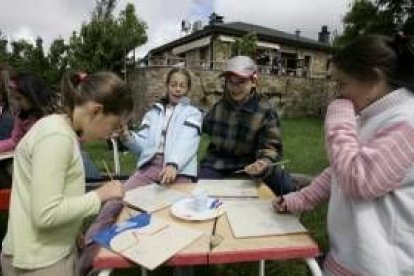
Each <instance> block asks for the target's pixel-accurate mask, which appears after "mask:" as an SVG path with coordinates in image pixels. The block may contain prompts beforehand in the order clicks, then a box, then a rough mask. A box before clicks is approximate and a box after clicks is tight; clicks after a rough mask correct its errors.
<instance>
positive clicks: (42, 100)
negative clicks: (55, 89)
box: [0, 73, 57, 183]
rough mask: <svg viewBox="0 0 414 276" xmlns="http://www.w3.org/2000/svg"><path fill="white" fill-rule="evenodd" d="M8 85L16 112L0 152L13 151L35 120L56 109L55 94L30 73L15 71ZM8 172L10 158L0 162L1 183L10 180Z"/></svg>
mask: <svg viewBox="0 0 414 276" xmlns="http://www.w3.org/2000/svg"><path fill="white" fill-rule="evenodd" d="M8 85H9V91H10V93H9V96H10V102H11V104H12V105H13V107H14V109H15V110H17V112H16V115H15V118H14V125H13V130H12V133H11V136H10V137H9V138H7V139H4V140H0V153H2V152H8V151H13V150H14V148H15V147H16V146H17V144H18V143H19V141H20V140H21V139H22V138H23V136H24V135H25V134H26V132H27V131H29V129H30V128H31V127H32V125H33V124H34V123H35V122H36V121H37V120H39V119H40V118H41V117H43V116H45V115H47V114H50V113H53V111H55V110H56V103H57V101H56V94H54V93H52V91H51V90H50V89H49V87H48V86H47V85H46V83H45V82H43V81H42V80H41V79H40V78H39V77H37V76H36V75H34V74H32V73H17V74H16V75H14V76H13V77H12V78H11V79H10V80H9V83H8ZM10 172H11V160H5V161H2V162H0V175H2V176H5V177H6V181H2V182H3V183H7V182H10V180H11V179H10V175H11V173H10ZM7 176H8V177H7ZM7 178H9V179H8V180H9V181H7ZM3 180H4V179H3Z"/></svg>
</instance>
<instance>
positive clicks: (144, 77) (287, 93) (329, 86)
mask: <svg viewBox="0 0 414 276" xmlns="http://www.w3.org/2000/svg"><path fill="white" fill-rule="evenodd" d="M169 70H170V68H169V67H153V68H151V67H149V68H139V69H136V70H135V71H133V72H130V73H129V74H128V76H127V82H128V84H129V85H130V87H131V89H132V91H133V93H134V101H135V103H134V108H135V111H134V118H135V120H140V119H141V117H142V115H143V114H144V113H145V111H146V110H147V108H148V107H149V106H150V105H151V103H153V102H155V101H156V100H157V99H159V98H160V97H162V96H164V95H165V93H166V88H165V79H166V75H167V72H168V71H169ZM219 74H220V72H219V71H205V70H193V71H192V76H193V78H192V89H191V90H190V92H189V95H188V96H189V97H190V98H191V99H192V100H193V102H194V103H195V104H196V105H198V106H199V107H200V108H201V109H203V110H208V108H209V107H211V106H212V105H213V104H214V103H215V102H216V101H217V100H218V99H219V98H220V97H221V95H222V93H223V89H222V85H223V83H222V80H221V79H220V78H219V77H218V75H219ZM334 91H335V83H334V82H332V81H329V80H326V79H310V78H297V77H289V76H275V75H261V76H259V84H258V93H259V94H260V95H262V96H263V97H264V98H266V99H268V100H269V102H270V103H271V104H272V106H274V107H275V108H276V109H277V111H278V113H279V115H281V116H285V117H300V116H323V115H324V114H325V110H326V107H327V104H328V102H329V101H330V99H332V97H333V95H334Z"/></svg>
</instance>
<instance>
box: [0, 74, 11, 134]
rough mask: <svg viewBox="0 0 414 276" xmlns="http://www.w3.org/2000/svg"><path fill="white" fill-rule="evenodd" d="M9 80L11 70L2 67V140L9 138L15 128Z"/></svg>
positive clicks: (0, 120)
mask: <svg viewBox="0 0 414 276" xmlns="http://www.w3.org/2000/svg"><path fill="white" fill-rule="evenodd" d="M8 81H9V71H8V70H6V69H4V68H1V67H0V140H4V139H7V138H9V137H10V135H11V132H12V129H13V115H12V112H11V110H10V103H9V96H8V95H9V86H8Z"/></svg>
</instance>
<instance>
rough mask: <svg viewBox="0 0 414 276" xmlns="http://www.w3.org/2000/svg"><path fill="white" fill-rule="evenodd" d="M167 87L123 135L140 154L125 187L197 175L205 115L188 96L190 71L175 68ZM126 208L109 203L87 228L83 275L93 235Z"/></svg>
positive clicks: (93, 249)
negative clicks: (134, 128)
mask: <svg viewBox="0 0 414 276" xmlns="http://www.w3.org/2000/svg"><path fill="white" fill-rule="evenodd" d="M166 86H167V94H166V96H165V97H164V98H163V99H161V100H160V101H159V102H157V103H155V104H154V105H153V106H152V107H151V109H150V110H149V111H148V112H147V113H146V114H145V115H144V118H143V120H142V122H141V126H140V127H139V129H138V131H137V132H130V131H127V130H125V131H124V132H123V133H122V134H121V137H120V138H121V141H122V142H123V143H124V144H125V145H126V146H127V147H128V149H129V150H130V151H131V152H133V153H135V154H137V155H138V156H139V159H138V163H137V167H138V170H137V171H136V172H135V174H134V175H132V176H131V177H130V178H129V179H128V181H127V182H126V183H125V190H130V189H134V188H136V187H138V186H142V185H148V184H151V183H154V182H157V183H161V184H164V185H168V184H172V183H190V182H193V181H194V180H195V178H196V177H197V150H198V144H199V142H200V134H201V123H202V114H201V112H200V110H199V109H198V108H196V107H194V106H192V105H191V104H190V100H189V99H188V98H187V97H186V95H187V93H188V91H189V90H190V88H191V76H190V73H189V72H188V70H186V69H183V68H173V69H171V70H170V71H169V72H168V74H167V79H166ZM122 208H123V204H122V201H121V200H113V201H110V202H108V203H106V204H105V206H104V208H103V209H102V211H101V213H100V214H99V216H98V217H97V219H96V220H95V222H94V223H93V224H92V225H91V227H90V228H89V230H88V231H87V233H86V235H85V241H86V248H85V250H84V252H83V253H82V256H81V259H80V266H81V274H86V273H87V272H88V271H89V270H90V269H91V267H92V266H91V265H92V260H93V257H94V254H95V253H96V251H97V248H98V246H97V245H95V244H93V243H92V242H91V239H90V238H91V237H92V236H93V235H94V234H95V233H97V232H99V231H100V230H101V229H103V228H105V227H107V226H109V225H112V224H113V223H115V220H116V218H117V216H118V214H119V212H120V211H121V210H122Z"/></svg>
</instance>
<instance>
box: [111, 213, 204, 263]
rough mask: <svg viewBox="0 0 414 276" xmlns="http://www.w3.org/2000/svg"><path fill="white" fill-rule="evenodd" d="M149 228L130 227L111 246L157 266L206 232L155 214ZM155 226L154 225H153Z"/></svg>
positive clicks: (133, 257)
mask: <svg viewBox="0 0 414 276" xmlns="http://www.w3.org/2000/svg"><path fill="white" fill-rule="evenodd" d="M151 224H152V225H153V226H150V227H146V228H149V229H145V230H142V229H138V230H127V231H124V232H122V233H120V234H118V235H116V236H115V237H114V238H113V239H112V240H111V249H112V250H114V251H115V252H117V253H119V254H121V255H122V256H124V257H126V258H127V259H129V260H131V261H133V262H135V263H137V264H140V265H141V266H143V267H145V268H147V269H149V270H153V269H155V268H156V267H158V266H159V265H161V264H162V263H164V262H165V261H166V260H168V259H169V258H171V257H172V256H173V255H175V254H176V253H177V252H179V251H180V250H182V249H183V248H185V247H186V246H188V245H189V244H190V243H192V242H193V241H195V240H196V239H198V238H199V237H200V236H201V235H202V232H201V231H198V230H195V229H191V228H189V227H184V226H181V225H178V224H174V223H167V222H166V221H164V220H162V219H160V218H156V217H152V219H151ZM151 228H152V229H151Z"/></svg>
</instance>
